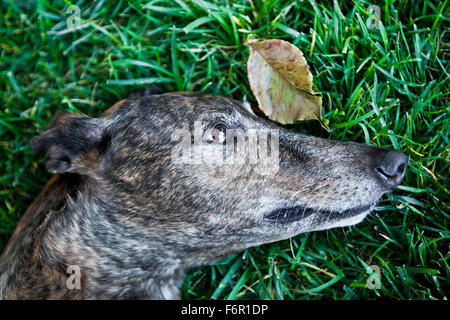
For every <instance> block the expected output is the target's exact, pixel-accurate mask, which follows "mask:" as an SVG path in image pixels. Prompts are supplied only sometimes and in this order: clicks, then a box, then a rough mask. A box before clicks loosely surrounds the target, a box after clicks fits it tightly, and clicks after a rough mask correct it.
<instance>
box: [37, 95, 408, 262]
mask: <svg viewBox="0 0 450 320" xmlns="http://www.w3.org/2000/svg"><path fill="white" fill-rule="evenodd" d="M31 145H32V148H33V149H34V150H35V151H38V152H44V153H45V154H46V157H45V159H46V165H47V168H48V169H49V170H50V171H51V172H54V173H66V172H72V173H76V174H79V175H82V176H86V177H89V179H93V180H95V181H98V182H99V184H98V185H100V186H101V187H99V189H98V190H97V192H99V193H100V194H103V195H104V196H105V197H107V198H108V201H109V202H110V203H111V204H114V208H115V209H114V210H116V211H117V212H120V214H121V215H122V216H123V218H124V219H125V220H126V221H127V223H129V224H130V225H132V228H133V230H134V231H133V232H134V233H138V234H141V235H142V237H143V239H144V238H145V237H147V236H150V237H151V239H154V241H159V243H162V245H161V246H162V247H164V250H165V252H166V253H167V252H183V254H185V255H186V256H189V255H191V256H195V259H196V261H195V262H192V264H200V263H203V262H208V261H211V260H214V259H217V258H218V257H221V256H223V255H226V254H229V253H232V252H234V251H237V250H241V249H244V248H246V247H250V246H254V245H259V244H262V243H267V242H273V241H277V240H281V239H286V238H288V237H291V236H294V235H297V234H299V233H302V232H308V231H315V230H323V229H328V228H333V227H338V226H348V225H353V224H356V223H358V222H360V221H362V220H363V219H364V217H366V215H367V214H368V213H369V212H370V211H371V210H372V209H373V208H374V206H375V204H376V202H377V201H378V200H379V199H380V197H381V196H382V195H383V194H384V193H386V192H388V191H390V190H392V189H393V188H395V187H396V186H397V185H398V184H399V183H400V181H401V180H402V178H403V175H404V173H405V170H406V165H407V159H406V157H405V156H404V155H403V153H401V152H399V151H394V150H388V149H382V148H378V147H374V146H367V145H361V144H356V143H350V142H345V143H344V142H340V141H332V140H326V139H321V138H316V137H311V136H307V135H303V134H299V133H294V132H291V131H288V130H286V129H283V128H281V127H279V126H276V125H275V124H273V123H271V122H269V121H266V120H264V119H261V118H259V117H257V116H255V115H254V114H253V113H252V111H251V109H250V108H248V107H247V106H245V105H243V104H241V103H239V102H237V101H234V100H231V99H226V98H222V97H213V96H206V95H202V94H188V93H173V94H160V95H144V96H142V97H135V98H130V99H128V100H126V101H123V102H121V103H120V104H118V105H117V106H115V107H113V108H112V109H110V110H108V111H107V112H105V113H104V114H103V115H102V116H100V117H99V118H89V117H86V116H81V115H75V114H68V113H60V114H58V115H57V116H56V117H55V119H54V120H53V121H52V123H51V124H50V125H49V129H48V130H47V131H46V132H45V133H44V134H42V135H40V136H38V137H36V138H34V139H33V140H32V143H31ZM193 253H195V254H193Z"/></svg>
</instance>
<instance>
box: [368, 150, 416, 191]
mask: <svg viewBox="0 0 450 320" xmlns="http://www.w3.org/2000/svg"><path fill="white" fill-rule="evenodd" d="M407 160H408V159H407V158H406V156H405V155H404V154H403V153H402V152H400V151H396V150H388V151H387V152H385V153H384V154H382V155H381V156H380V157H379V158H378V161H377V163H376V166H375V175H376V176H377V178H378V180H379V181H380V182H381V183H382V184H383V185H384V186H385V187H386V188H387V189H388V190H392V189H394V188H395V187H396V186H398V185H399V184H400V182H401V181H402V179H403V176H404V175H405V172H406V165H407Z"/></svg>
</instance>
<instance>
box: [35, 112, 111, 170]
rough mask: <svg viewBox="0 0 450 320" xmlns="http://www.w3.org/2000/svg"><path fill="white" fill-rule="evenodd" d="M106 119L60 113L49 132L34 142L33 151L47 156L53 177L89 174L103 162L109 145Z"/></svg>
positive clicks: (51, 124)
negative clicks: (58, 174)
mask: <svg viewBox="0 0 450 320" xmlns="http://www.w3.org/2000/svg"><path fill="white" fill-rule="evenodd" d="M103 122H104V119H100V118H90V117H87V116H84V115H80V114H76V113H69V112H61V111H60V112H58V113H57V114H56V115H55V117H54V118H53V120H52V121H51V122H50V124H49V125H48V127H47V130H46V131H45V132H44V133H43V134H41V135H39V136H36V137H34V138H33V139H31V141H30V145H31V150H33V151H34V152H35V153H45V164H46V167H47V170H48V171H50V172H52V173H63V172H76V173H81V174H85V173H88V172H89V171H92V170H93V169H95V168H96V167H98V164H99V162H100V160H101V159H100V156H101V155H102V154H103V153H104V152H105V150H106V147H107V145H108V144H109V139H108V135H107V134H106V126H105V124H104V123H103Z"/></svg>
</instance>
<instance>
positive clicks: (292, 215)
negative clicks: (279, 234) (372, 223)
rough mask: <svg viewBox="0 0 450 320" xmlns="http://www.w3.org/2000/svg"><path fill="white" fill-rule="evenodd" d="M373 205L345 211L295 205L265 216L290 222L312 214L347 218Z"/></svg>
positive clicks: (266, 218) (271, 219)
mask: <svg viewBox="0 0 450 320" xmlns="http://www.w3.org/2000/svg"><path fill="white" fill-rule="evenodd" d="M371 207H372V205H365V206H358V207H354V208H350V209H346V210H344V211H334V210H318V209H315V208H308V207H305V206H294V207H287V208H286V207H285V208H280V209H275V210H273V211H271V212H269V213H268V214H267V215H266V216H265V217H264V218H265V220H267V221H269V222H273V223H290V222H295V221H298V220H302V219H305V218H307V217H309V216H311V215H312V214H316V215H320V216H324V218H327V219H328V218H329V217H330V216H331V215H336V217H337V218H338V219H345V218H349V217H352V216H356V215H358V214H360V213H363V212H364V211H367V210H370V208H371Z"/></svg>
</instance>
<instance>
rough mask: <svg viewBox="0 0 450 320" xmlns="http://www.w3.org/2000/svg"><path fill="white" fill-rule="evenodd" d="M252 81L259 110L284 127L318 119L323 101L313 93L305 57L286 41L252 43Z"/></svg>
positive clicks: (249, 74)
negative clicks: (284, 125)
mask: <svg viewBox="0 0 450 320" xmlns="http://www.w3.org/2000/svg"><path fill="white" fill-rule="evenodd" d="M249 46H250V57H249V58H248V62H247V72H248V79H249V81H250V87H251V89H252V91H253V94H254V95H255V97H256V100H257V101H258V104H259V108H260V109H261V110H262V111H263V112H264V114H265V115H266V116H268V117H269V119H271V120H274V121H277V122H279V123H282V124H288V123H294V122H295V121H297V120H310V119H318V120H319V121H320V122H321V123H322V121H321V112H320V110H321V107H322V97H321V96H320V94H319V93H317V92H314V91H313V89H312V79H313V77H312V74H311V72H310V71H309V69H308V63H307V62H306V60H305V58H304V57H303V53H302V52H301V51H300V50H299V49H298V48H297V47H295V46H293V45H292V44H290V43H289V42H287V41H284V40H278V39H270V40H264V41H260V42H252V43H249Z"/></svg>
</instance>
